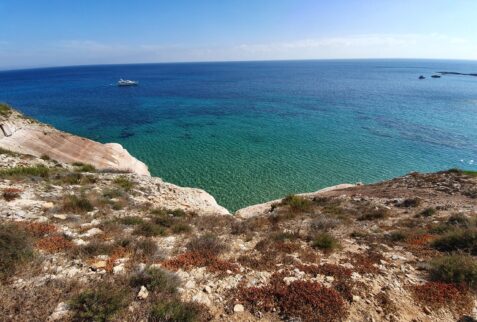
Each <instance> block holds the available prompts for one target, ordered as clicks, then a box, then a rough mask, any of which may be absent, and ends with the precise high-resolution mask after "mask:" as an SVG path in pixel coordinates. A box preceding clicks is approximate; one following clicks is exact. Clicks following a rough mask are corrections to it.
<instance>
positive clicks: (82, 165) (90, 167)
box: [73, 162, 96, 172]
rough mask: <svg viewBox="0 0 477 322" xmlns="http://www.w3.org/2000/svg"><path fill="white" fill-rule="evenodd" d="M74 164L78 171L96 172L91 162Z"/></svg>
mask: <svg viewBox="0 0 477 322" xmlns="http://www.w3.org/2000/svg"><path fill="white" fill-rule="evenodd" d="M73 166H75V167H76V171H78V172H96V168H95V167H94V166H93V165H91V164H87V163H83V162H74V163H73Z"/></svg>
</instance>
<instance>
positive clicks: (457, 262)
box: [429, 254, 477, 289]
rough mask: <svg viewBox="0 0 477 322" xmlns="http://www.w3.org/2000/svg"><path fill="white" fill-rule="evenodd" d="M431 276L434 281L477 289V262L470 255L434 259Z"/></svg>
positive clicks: (430, 269) (430, 271)
mask: <svg viewBox="0 0 477 322" xmlns="http://www.w3.org/2000/svg"><path fill="white" fill-rule="evenodd" d="M429 275H430V278H431V280H433V281H437V282H443V283H454V284H465V285H467V286H468V287H470V288H474V289H475V288H477V262H476V261H475V259H474V258H473V257H471V256H468V255H460V254H455V255H449V256H443V257H438V258H435V259H433V260H432V261H431V262H430V268H429Z"/></svg>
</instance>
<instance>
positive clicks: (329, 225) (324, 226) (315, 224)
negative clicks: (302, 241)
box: [310, 215, 341, 233]
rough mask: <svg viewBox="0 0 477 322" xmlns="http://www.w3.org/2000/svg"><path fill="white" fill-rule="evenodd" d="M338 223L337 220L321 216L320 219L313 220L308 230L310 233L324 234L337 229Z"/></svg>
mask: <svg viewBox="0 0 477 322" xmlns="http://www.w3.org/2000/svg"><path fill="white" fill-rule="evenodd" d="M340 223H341V221H340V220H339V219H335V218H330V217H327V216H323V215H321V216H320V217H318V218H315V219H313V221H312V222H311V223H310V230H311V232H312V233H313V232H320V231H325V232H326V231H329V230H331V229H333V228H335V227H337V226H338V225H339V224H340Z"/></svg>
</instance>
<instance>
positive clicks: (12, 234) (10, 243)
mask: <svg viewBox="0 0 477 322" xmlns="http://www.w3.org/2000/svg"><path fill="white" fill-rule="evenodd" d="M32 257H33V250H32V246H31V241H30V236H29V235H28V234H27V233H26V232H25V231H23V230H20V229H19V228H18V227H17V226H16V225H0V280H3V279H7V278H8V277H10V275H12V274H14V273H15V270H16V268H17V267H18V266H19V265H20V264H22V263H25V262H27V261H28V260H30V259H31V258H32Z"/></svg>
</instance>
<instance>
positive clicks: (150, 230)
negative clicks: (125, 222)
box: [133, 221, 166, 237]
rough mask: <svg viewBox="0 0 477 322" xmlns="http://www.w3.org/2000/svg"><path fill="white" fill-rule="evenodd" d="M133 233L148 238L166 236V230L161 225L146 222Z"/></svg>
mask: <svg viewBox="0 0 477 322" xmlns="http://www.w3.org/2000/svg"><path fill="white" fill-rule="evenodd" d="M133 233H134V235H141V236H146V237H153V236H165V235H166V229H165V228H164V227H162V226H160V225H157V224H154V223H151V222H146V221H145V222H143V223H141V224H139V225H137V226H136V229H134V232H133Z"/></svg>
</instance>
